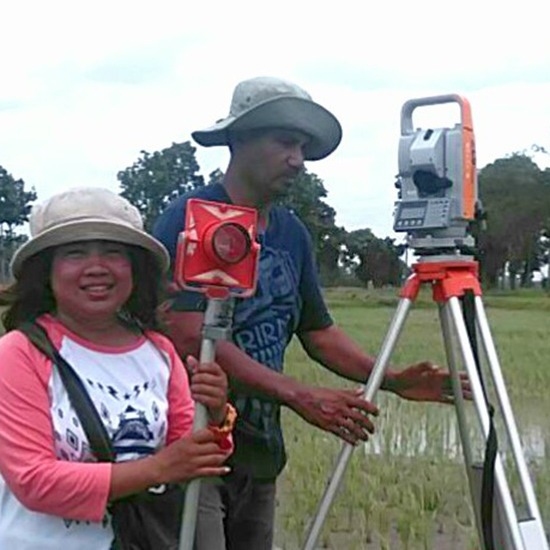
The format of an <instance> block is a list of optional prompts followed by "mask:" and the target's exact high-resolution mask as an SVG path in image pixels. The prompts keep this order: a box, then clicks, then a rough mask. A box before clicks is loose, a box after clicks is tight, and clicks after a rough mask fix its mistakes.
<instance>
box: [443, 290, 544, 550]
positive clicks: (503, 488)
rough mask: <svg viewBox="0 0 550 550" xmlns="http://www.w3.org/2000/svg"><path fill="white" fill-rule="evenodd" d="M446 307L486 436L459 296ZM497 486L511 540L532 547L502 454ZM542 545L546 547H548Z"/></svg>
mask: <svg viewBox="0 0 550 550" xmlns="http://www.w3.org/2000/svg"><path fill="white" fill-rule="evenodd" d="M445 307H446V308H447V309H448V315H449V319H450V320H452V322H453V324H454V329H455V334H456V336H457V338H458V341H459V344H460V349H461V352H462V359H463V361H464V365H465V367H466V371H467V372H468V377H469V380H470V385H471V388H472V395H473V401H474V405H475V409H476V412H477V416H478V420H479V423H480V426H481V430H482V433H483V435H484V437H485V438H487V436H488V434H489V427H490V418H489V412H488V409H487V404H486V401H485V396H484V393H483V388H482V386H481V381H480V378H479V374H478V372H477V368H476V363H475V359H474V355H473V352H472V348H471V344H470V341H469V338H468V334H467V331H466V326H465V323H464V319H463V317H462V311H461V308H460V304H459V301H458V298H456V297H452V298H450V299H449V300H448V302H447V304H446V305H445ZM495 486H496V487H497V493H498V498H499V499H500V503H501V505H502V512H503V516H504V519H505V522H506V528H507V534H508V535H509V536H510V542H511V544H512V545H513V546H512V547H511V550H512V549H513V550H530V548H529V547H525V545H524V543H523V540H522V536H521V532H520V529H519V526H518V519H517V515H516V511H515V507H514V503H513V501H512V496H511V493H510V489H509V487H508V482H507V480H506V477H505V473H504V468H503V466H502V462H501V460H500V456H497V458H496V461H495ZM531 548H534V547H531ZM540 548H542V549H543V550H544V547H540Z"/></svg>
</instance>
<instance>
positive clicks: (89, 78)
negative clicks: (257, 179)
mask: <svg viewBox="0 0 550 550" xmlns="http://www.w3.org/2000/svg"><path fill="white" fill-rule="evenodd" d="M549 22H550V1H549V0H523V1H522V2H521V3H519V2H511V1H506V0H500V1H498V2H497V1H494V0H484V1H479V0H478V1H473V0H463V1H461V2H449V1H445V0H438V1H435V0H416V1H415V2H406V1H391V0H386V1H385V2H360V1H359V0H357V1H350V0H339V1H338V2H320V1H318V0H317V1H315V2H313V1H309V0H301V1H300V0H278V1H277V2H270V3H266V2H261V1H260V0H256V1H247V0H232V1H217V0H210V1H204V2H200V1H196V2H184V1H182V0H179V1H178V2H175V1H168V0H156V1H155V2H147V3H145V2H140V1H139V0H133V1H132V2H130V1H127V0H108V1H106V0H96V1H94V2H81V1H80V2H79V1H78V0H72V1H70V2H69V1H65V0H50V1H49V2H43V1H40V0H36V1H29V0H18V1H17V2H3V3H2V6H1V7H0V23H1V25H0V75H1V80H0V166H2V167H4V168H5V169H6V170H7V171H8V172H9V173H11V174H12V175H13V176H14V177H15V178H22V179H23V180H24V181H25V184H26V187H28V188H30V187H34V188H35V190H36V192H37V194H38V199H39V200H43V199H46V198H48V197H50V196H51V195H53V194H55V193H57V192H59V191H62V190H63V189H65V188H68V187H76V186H88V185H91V186H103V187H108V188H110V189H112V190H114V191H117V192H118V191H120V188H119V185H118V181H117V179H116V175H117V172H119V171H121V170H124V169H125V168H127V167H129V166H131V165H132V164H133V163H134V162H136V160H137V159H138V158H139V156H140V152H141V151H143V150H145V151H148V152H154V151H158V150H161V149H163V148H166V147H169V146H170V145H171V144H172V143H181V142H184V141H188V140H191V141H192V138H191V132H192V131H194V130H197V129H201V128H205V127H207V126H210V125H211V124H213V123H214V122H215V121H216V120H218V119H220V118H224V117H225V116H226V115H227V114H228V111H229V103H230V100H231V95H232V93H233V88H234V87H235V85H236V84H237V83H238V82H239V81H241V80H243V79H246V78H250V77H254V76H277V77H281V78H285V79H288V80H292V81H294V82H296V83H298V84H299V85H300V86H302V87H303V88H305V89H306V90H307V91H308V92H309V93H310V94H311V95H312V97H313V99H314V100H315V101H317V102H319V103H321V104H322V105H323V106H325V107H326V108H328V109H329V110H330V111H332V112H333V113H334V114H335V115H336V116H337V117H338V119H339V120H340V122H341V124H342V127H343V139H342V142H341V144H340V146H339V147H338V149H337V150H336V151H335V152H334V153H333V154H332V155H331V156H330V157H328V158H326V159H324V160H321V161H317V162H311V163H307V168H308V170H309V171H310V172H313V173H315V174H317V175H318V176H319V177H320V178H321V179H322V180H323V182H324V185H325V187H326V189H327V192H328V195H327V197H326V199H325V200H326V202H327V203H328V204H330V205H331V206H332V207H333V208H334V209H335V210H336V213H337V215H336V223H337V224H338V225H340V226H344V227H345V228H346V229H347V230H348V231H351V230H354V229H360V228H366V227H369V228H370V229H371V230H372V231H373V232H374V233H375V235H377V236H379V237H384V236H393V237H397V235H396V234H394V233H393V231H392V224H393V208H394V203H395V201H396V199H397V194H396V189H395V187H394V182H395V175H396V174H397V171H398V165H397V149H398V144H399V137H400V111H401V106H402V105H403V103H404V102H405V101H407V100H409V99H412V98H419V97H431V96H435V95H440V94H447V93H458V94H461V95H463V96H465V97H466V98H467V99H468V100H469V102H470V104H471V107H472V114H473V121H474V132H475V136H476V149H477V166H478V168H482V167H483V166H485V165H487V164H488V163H490V162H493V161H494V160H495V159H497V158H501V157H504V156H506V155H508V154H511V153H513V152H517V151H523V150H529V148H530V147H531V145H533V144H537V145H540V146H543V147H545V148H546V149H548V150H549V151H550V38H549V30H548V29H549ZM417 115H418V118H413V122H414V123H415V126H420V127H425V126H427V127H431V126H433V127H441V126H449V125H452V124H454V123H455V122H458V121H459V118H457V113H456V112H455V111H454V110H452V109H449V108H447V109H443V108H438V107H430V108H427V107H425V108H422V109H419V110H418V112H416V111H415V116H417ZM196 158H197V161H198V163H199V166H200V168H201V173H202V175H203V176H204V177H205V179H206V178H207V176H208V174H209V173H210V172H211V171H213V170H214V169H216V168H221V169H222V170H224V169H225V167H226V164H227V161H228V159H229V156H228V153H227V150H226V149H225V148H219V147H216V148H203V147H200V146H198V145H197V152H196ZM535 160H536V161H537V162H538V163H539V165H540V166H541V168H544V167H547V166H550V156H549V155H545V154H539V155H537V156H536V157H535Z"/></svg>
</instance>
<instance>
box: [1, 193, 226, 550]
mask: <svg viewBox="0 0 550 550" xmlns="http://www.w3.org/2000/svg"><path fill="white" fill-rule="evenodd" d="M142 227H143V224H142V220H141V217H140V215H139V213H138V211H137V209H136V208H135V207H133V206H132V205H131V204H130V203H129V202H128V201H126V199H123V198H122V197H120V196H118V195H116V194H114V193H112V192H110V191H108V190H106V189H96V188H82V189H74V190H71V191H67V192H64V193H61V194H58V195H56V196H54V197H52V198H51V199H49V200H48V201H46V202H45V203H43V204H41V205H38V206H36V207H35V208H34V209H33V211H32V213H31V217H30V229H31V239H30V240H29V241H28V242H26V243H25V244H24V245H23V246H22V247H20V248H19V249H18V250H17V252H16V253H15V255H14V257H13V260H12V272H13V275H14V277H15V283H14V284H13V285H12V286H11V287H9V288H8V289H6V290H4V291H3V292H2V293H1V294H0V305H3V306H7V307H6V309H5V310H4V313H3V315H2V320H3V322H4V328H5V330H6V332H7V334H5V335H4V336H3V337H2V338H0V358H1V360H0V403H1V404H2V414H0V548H11V549H13V550H26V549H29V550H30V549H32V550H35V549H37V548H40V549H50V548H51V549H54V548H55V549H56V550H58V549H60V548H62V549H63V550H72V549H75V550H76V549H78V550H87V549H90V550H92V549H93V550H102V549H105V550H107V549H109V548H110V547H111V545H112V542H113V530H112V527H111V521H110V515H109V513H108V512H107V508H108V505H109V503H110V502H111V501H114V500H117V499H119V498H121V497H124V496H127V495H130V494H134V493H137V492H139V491H143V490H145V489H147V488H149V487H152V486H155V485H160V484H165V483H169V482H185V481H188V480H190V479H192V478H195V477H197V476H201V477H202V476H219V475H223V474H225V473H227V472H228V468H227V467H226V466H224V462H225V460H226V459H227V458H228V456H229V454H230V453H231V451H232V442H231V439H230V427H231V426H228V424H230V422H226V420H227V419H228V418H229V417H230V416H232V414H231V413H232V411H231V407H230V406H229V405H228V404H227V401H226V392H227V379H226V377H225V375H224V373H223V371H222V370H221V369H220V367H219V366H217V365H216V364H207V365H201V366H200V368H199V367H198V366H197V362H196V361H193V360H191V362H190V365H191V368H192V369H193V371H194V374H193V375H192V381H191V385H190V386H189V384H188V378H187V374H186V373H185V369H184V367H183V365H182V363H181V361H180V359H179V358H178V356H177V354H176V352H175V350H174V347H173V346H172V344H171V343H170V342H169V340H168V339H167V338H165V337H164V336H162V335H161V334H160V333H159V332H157V331H155V330H154V329H155V328H156V322H155V313H156V310H157V307H158V302H159V288H160V286H161V283H162V276H163V274H164V272H165V271H166V270H167V267H168V262H169V260H168V254H167V252H166V250H165V249H164V247H163V246H162V245H161V244H160V243H159V242H158V241H156V240H155V239H153V238H152V237H151V236H149V235H147V234H146V233H145V232H144V231H143V229H142ZM29 321H36V323H38V324H40V325H41V326H42V327H43V328H44V329H45V330H46V332H47V334H48V336H49V337H50V339H51V341H52V342H53V344H54V346H55V347H56V348H57V349H58V351H59V352H60V353H61V355H62V356H63V358H64V359H65V360H66V361H67V362H68V363H69V364H70V365H71V366H72V367H73V369H74V370H75V371H76V372H77V373H78V375H79V378H80V380H81V381H82V383H83V384H84V386H85V389H86V391H87V393H88V394H89V396H90V398H91V400H92V402H93V403H94V405H95V407H96V409H97V411H98V413H99V415H100V417H101V420H102V422H103V424H104V426H105V428H106V430H107V433H108V434H109V436H110V438H111V440H112V445H113V448H114V451H115V454H116V463H109V462H97V461H96V460H95V457H94V456H93V454H92V452H91V450H90V447H89V444H88V441H87V438H86V436H85V433H84V431H83V428H82V426H81V423H80V421H79V418H78V417H77V415H76V414H75V411H74V409H73V407H72V406H71V404H70V402H69V398H68V395H67V391H66V389H65V387H64V385H63V382H62V381H61V379H60V377H59V373H58V372H57V369H56V368H55V367H53V366H52V363H51V361H50V360H48V359H47V357H46V356H45V355H44V354H43V353H41V352H40V351H39V350H38V349H37V348H35V347H34V346H33V344H31V343H30V341H29V340H28V339H27V337H26V336H25V335H24V334H23V333H22V332H21V331H19V330H17V329H18V328H19V327H21V326H22V324H23V323H28V322H29ZM192 397H193V399H195V400H196V401H198V402H201V403H203V404H204V405H205V406H206V407H207V408H208V411H209V414H210V422H211V425H212V427H214V429H210V427H209V428H207V429H204V430H201V431H199V432H196V433H194V434H191V430H192V421H193V413H194V406H193V400H192ZM219 426H224V429H223V430H221V431H220V429H219ZM216 427H218V428H216ZM220 432H221V434H222V435H221V437H220Z"/></svg>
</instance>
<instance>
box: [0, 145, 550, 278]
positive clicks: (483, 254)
mask: <svg viewBox="0 0 550 550" xmlns="http://www.w3.org/2000/svg"><path fill="white" fill-rule="evenodd" d="M537 150H538V151H542V152H543V153H545V151H544V149H542V148H541V147H538V148H537ZM195 152H196V148H195V147H193V145H192V144H191V143H190V142H189V141H186V142H183V143H173V144H172V145H171V146H169V147H167V148H165V149H162V150H160V151H155V152H153V153H149V152H147V151H141V152H140V155H139V157H138V158H137V160H136V161H135V162H134V163H133V164H132V165H131V166H128V167H126V168H124V169H122V170H120V171H119V172H118V173H117V180H118V182H119V185H120V189H121V190H120V194H121V195H122V196H124V197H126V198H127V199H128V200H129V201H130V202H131V203H133V204H134V205H135V206H136V207H137V208H138V209H139V210H140V212H141V214H142V215H143V217H144V220H145V229H146V230H147V231H150V230H151V228H152V225H153V223H154V220H155V219H156V218H157V217H158V215H159V214H160V213H161V212H162V211H163V209H164V208H166V206H167V205H168V203H169V202H170V201H171V200H172V199H173V198H175V197H176V196H178V195H180V194H182V193H185V192H187V191H190V190H192V189H195V188H197V187H201V186H203V185H210V184H213V183H216V182H220V181H221V180H222V179H223V172H222V171H221V170H220V169H216V170H214V171H213V172H211V173H210V174H209V175H208V177H207V179H206V180H205V178H204V176H203V175H201V173H200V166H199V164H198V162H197V160H196V156H195ZM478 184H479V198H480V201H481V204H482V205H483V212H484V215H483V216H482V218H483V219H480V220H478V221H477V222H476V223H475V224H473V226H472V234H474V236H475V237H476V242H477V256H478V259H479V261H480V268H481V276H482V280H483V282H484V283H485V285H486V286H487V287H497V286H499V284H501V283H502V281H503V279H504V277H506V279H507V280H509V281H510V284H511V286H512V287H513V286H515V285H519V286H529V285H531V283H532V279H533V273H534V272H535V271H539V270H541V269H543V270H544V269H545V268H546V269H547V268H548V264H549V262H550V169H548V168H547V169H545V170H541V169H540V168H539V166H538V165H537V164H536V163H535V162H534V161H533V160H532V158H531V156H530V154H529V153H528V152H525V151H524V152H521V153H513V154H511V155H508V156H506V157H504V158H499V159H497V160H495V161H494V162H493V163H491V164H489V165H487V166H485V167H483V168H482V169H481V170H480V171H479V173H478ZM36 199H37V194H36V191H35V189H34V188H31V189H30V190H25V182H24V180H23V179H16V178H14V177H13V176H12V175H11V174H10V173H9V172H8V171H7V170H6V169H5V168H3V167H1V166H0V279H1V280H3V281H6V280H7V279H8V277H9V261H10V259H11V257H12V255H13V253H14V251H15V250H16V248H17V247H18V246H19V245H20V244H21V243H22V242H24V241H25V240H26V239H27V236H26V235H25V234H24V232H23V231H22V229H23V226H24V225H25V223H26V222H27V221H28V218H29V213H30V210H31V206H32V203H33V202H34V201H36ZM281 202H282V203H283V204H285V205H286V206H288V207H289V208H291V209H293V210H294V211H295V213H296V214H297V216H298V217H299V218H300V219H301V220H302V221H303V222H304V224H305V225H306V226H307V228H308V230H309V232H310V234H311V237H312V240H313V244H314V248H315V253H316V258H317V264H318V267H319V273H320V276H321V280H322V282H323V284H325V285H336V284H340V285H345V284H362V285H367V284H372V285H373V286H375V287H381V286H386V285H392V286H396V285H399V284H400V283H401V282H402V280H403V277H404V276H405V275H406V274H407V269H408V268H407V265H406V263H405V261H404V260H403V255H404V252H405V245H404V244H400V243H397V242H396V240H395V239H393V238H390V237H377V236H376V235H374V233H373V232H372V231H371V230H370V229H369V228H364V229H358V230H354V231H347V230H346V229H345V227H341V226H338V225H337V224H336V221H335V220H336V211H335V210H334V209H333V208H332V207H331V206H330V205H329V204H328V202H327V190H326V188H325V185H324V183H323V181H322V180H321V178H319V177H318V176H317V175H316V174H314V173H313V172H309V171H308V170H305V171H304V172H303V173H301V174H300V175H299V176H297V181H296V182H295V185H292V186H291V190H290V193H289V194H288V196H286V197H285V198H284V199H283V200H282V201H281Z"/></svg>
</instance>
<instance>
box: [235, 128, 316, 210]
mask: <svg viewBox="0 0 550 550" xmlns="http://www.w3.org/2000/svg"><path fill="white" fill-rule="evenodd" d="M308 141H309V138H308V136H306V135H305V134H303V133H302V132H298V131H295V130H284V129H268V130H261V131H255V132H254V133H251V134H250V136H248V137H247V138H246V139H244V140H243V141H242V142H241V143H240V144H239V148H238V155H239V164H240V166H241V168H242V173H243V174H244V175H245V177H246V180H247V183H248V185H252V186H253V187H254V190H255V191H257V192H258V193H259V194H260V195H262V196H263V197H264V198H266V199H269V200H273V199H275V198H277V197H279V196H281V195H284V194H285V193H286V192H287V190H288V188H289V185H290V183H291V181H292V179H293V178H294V177H295V176H296V175H297V174H298V173H299V172H300V171H301V170H302V169H303V167H304V147H305V146H306V144H307V143H308Z"/></svg>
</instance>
